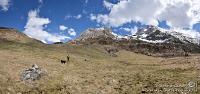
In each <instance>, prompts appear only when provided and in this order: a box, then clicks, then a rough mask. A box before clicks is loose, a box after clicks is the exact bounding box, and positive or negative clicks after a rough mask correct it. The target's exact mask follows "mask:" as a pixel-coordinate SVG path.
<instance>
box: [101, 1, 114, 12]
mask: <svg viewBox="0 0 200 94" xmlns="http://www.w3.org/2000/svg"><path fill="white" fill-rule="evenodd" d="M103 5H104V7H106V8H107V9H108V10H110V9H111V8H112V7H113V5H114V4H112V3H110V2H108V1H106V0H104V1H103Z"/></svg>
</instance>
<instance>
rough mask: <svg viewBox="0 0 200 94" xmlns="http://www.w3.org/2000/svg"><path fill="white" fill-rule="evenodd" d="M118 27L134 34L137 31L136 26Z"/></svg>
mask: <svg viewBox="0 0 200 94" xmlns="http://www.w3.org/2000/svg"><path fill="white" fill-rule="evenodd" d="M120 29H122V30H124V31H126V32H130V33H131V34H132V35H134V34H135V33H136V32H137V31H138V28H137V27H136V26H135V27H134V28H126V27H124V28H120Z"/></svg>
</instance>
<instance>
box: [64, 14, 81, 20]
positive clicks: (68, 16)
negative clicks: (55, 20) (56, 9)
mask: <svg viewBox="0 0 200 94" xmlns="http://www.w3.org/2000/svg"><path fill="white" fill-rule="evenodd" d="M70 18H74V19H77V20H78V19H80V18H82V15H81V14H78V15H76V16H72V15H66V16H65V18H64V20H67V19H70Z"/></svg>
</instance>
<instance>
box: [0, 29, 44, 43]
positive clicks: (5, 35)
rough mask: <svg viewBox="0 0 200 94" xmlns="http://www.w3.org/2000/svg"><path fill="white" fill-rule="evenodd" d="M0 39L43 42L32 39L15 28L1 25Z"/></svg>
mask: <svg viewBox="0 0 200 94" xmlns="http://www.w3.org/2000/svg"><path fill="white" fill-rule="evenodd" d="M0 41H10V42H19V43H42V42H40V41H38V40H35V39H32V38H30V37H28V36H26V35H25V34H23V33H21V32H19V31H17V30H16V29H13V28H7V27H0Z"/></svg>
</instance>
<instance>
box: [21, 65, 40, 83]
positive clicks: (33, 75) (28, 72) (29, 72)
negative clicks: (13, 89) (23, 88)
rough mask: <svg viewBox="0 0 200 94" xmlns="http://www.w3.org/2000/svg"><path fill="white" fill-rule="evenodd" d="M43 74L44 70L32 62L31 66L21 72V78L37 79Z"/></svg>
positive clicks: (23, 79)
mask: <svg viewBox="0 0 200 94" xmlns="http://www.w3.org/2000/svg"><path fill="white" fill-rule="evenodd" d="M43 75H44V72H43V71H42V70H41V69H40V68H39V67H38V66H37V65H36V64H33V65H32V67H31V68H28V69H25V70H24V71H23V72H22V74H21V80H22V81H26V80H31V81H35V80H39V79H40V78H41V77H42V76H43Z"/></svg>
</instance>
